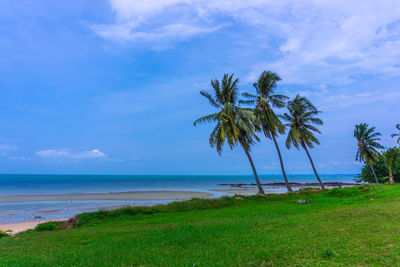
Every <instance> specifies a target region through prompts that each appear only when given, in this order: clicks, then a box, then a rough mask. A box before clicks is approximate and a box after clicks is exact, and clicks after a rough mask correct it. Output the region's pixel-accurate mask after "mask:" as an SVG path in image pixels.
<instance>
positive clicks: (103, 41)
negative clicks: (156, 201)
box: [0, 0, 400, 174]
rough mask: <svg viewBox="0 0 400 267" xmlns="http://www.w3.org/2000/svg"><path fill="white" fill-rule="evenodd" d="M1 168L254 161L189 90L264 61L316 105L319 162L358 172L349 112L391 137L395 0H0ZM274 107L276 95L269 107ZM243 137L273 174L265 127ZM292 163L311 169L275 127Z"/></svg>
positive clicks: (101, 168)
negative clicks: (223, 137) (229, 143)
mask: <svg viewBox="0 0 400 267" xmlns="http://www.w3.org/2000/svg"><path fill="white" fill-rule="evenodd" d="M0 6H1V9H0V61H1V64H0V173H47V174H251V169H250V165H249V163H248V161H247V159H246V156H245V154H244V152H243V150H241V148H240V147H237V148H235V149H234V150H232V151H231V150H230V149H229V147H225V148H224V151H223V153H222V156H219V155H218V154H217V152H216V150H215V148H211V147H210V146H209V144H208V138H209V134H210V131H211V129H212V126H213V125H200V126H197V127H194V126H193V121H194V120H195V119H197V118H198V117H200V116H202V115H205V114H209V113H213V112H215V110H214V109H213V108H212V107H211V106H210V105H209V103H208V102H207V100H206V99H204V98H203V97H202V96H200V94H199V91H200V90H211V87H210V80H211V79H215V78H217V79H221V78H222V77H223V75H224V74H225V73H234V74H235V76H236V77H238V78H239V81H240V82H239V88H240V91H241V92H245V91H247V92H254V88H253V87H252V83H253V82H255V80H256V79H257V77H258V75H259V74H260V73H261V72H262V71H264V70H271V71H273V72H276V73H277V74H278V75H280V76H281V78H282V81H281V82H280V83H279V84H278V87H277V89H276V92H277V93H280V94H286V95H288V96H289V97H294V96H295V95H296V94H301V95H303V96H306V97H308V98H309V99H310V100H311V101H312V102H313V103H314V105H315V106H317V108H318V109H319V110H321V111H322V112H323V113H321V115H320V117H321V119H322V120H323V121H324V125H323V126H322V127H320V130H321V132H322V134H321V135H319V136H318V138H319V140H320V142H321V145H320V146H316V147H315V148H314V149H312V150H311V155H312V157H313V158H314V162H315V164H316V167H317V169H318V171H319V172H320V173H321V174H333V173H342V174H348V173H350V174H353V173H358V172H359V171H360V168H361V164H360V163H357V162H355V160H354V158H355V153H356V141H355V139H354V137H353V129H354V125H355V124H357V123H361V122H366V123H368V124H369V125H372V126H376V127H377V130H378V131H379V132H381V133H382V141H381V143H382V144H383V145H384V146H386V147H388V146H394V145H395V140H394V139H392V138H391V137H390V134H392V133H394V132H395V130H396V129H395V125H396V124H397V123H400V117H399V112H400V104H399V102H400V2H399V0H381V1H376V0H353V1H348V0H336V1H330V0H326V1H323V0H309V1H295V0H281V1H273V0H248V1H242V0H230V1H228V0H201V1H199V0H147V1H135V0H79V1H78V0H59V1H51V0H20V1H7V0H0ZM276 111H277V112H278V113H283V112H285V110H284V109H281V110H276ZM261 139H262V142H260V143H259V144H257V145H256V146H254V147H253V148H252V151H251V153H252V156H253V158H254V162H255V165H256V168H257V169H258V172H259V173H261V174H279V173H280V167H279V160H278V158H277V154H276V151H275V149H274V147H273V144H272V143H271V141H270V140H267V139H265V138H261ZM278 142H279V144H280V147H281V150H282V154H283V158H284V161H285V166H286V170H287V172H288V173H289V174H302V173H304V174H308V173H312V169H311V166H310V164H309V162H308V159H307V156H306V154H305V153H304V151H302V150H299V151H298V150H296V149H293V148H292V149H291V150H287V149H286V148H285V146H284V142H285V136H281V137H279V139H278Z"/></svg>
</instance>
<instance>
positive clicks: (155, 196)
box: [0, 191, 213, 203]
mask: <svg viewBox="0 0 400 267" xmlns="http://www.w3.org/2000/svg"><path fill="white" fill-rule="evenodd" d="M211 196H213V194H210V193H206V192H195V191H132V192H120V193H82V194H35V195H0V203H20V202H43V201H92V200H107V201H108V200H118V201H163V200H188V199H191V198H206V197H211Z"/></svg>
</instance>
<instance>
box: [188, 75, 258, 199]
mask: <svg viewBox="0 0 400 267" xmlns="http://www.w3.org/2000/svg"><path fill="white" fill-rule="evenodd" d="M238 82H239V80H238V79H234V78H233V74H232V75H228V74H225V75H224V77H223V79H222V80H221V82H220V81H219V80H217V79H215V80H212V81H211V86H212V88H213V94H210V93H208V92H206V91H200V94H201V95H202V96H204V97H205V98H207V100H208V101H209V102H210V104H211V106H213V107H214V108H217V109H218V110H219V111H218V112H217V113H212V114H209V115H206V116H204V117H201V118H199V119H197V120H196V121H195V122H194V126H196V125H197V124H199V123H216V125H215V127H214V129H213V130H212V132H211V134H210V138H209V143H210V145H211V147H215V148H216V149H217V152H218V154H221V153H222V148H223V145H224V143H225V141H226V142H227V143H228V145H229V147H230V148H231V149H233V148H234V147H235V146H237V145H241V146H242V147H243V149H244V151H245V153H246V155H247V157H248V159H249V161H250V164H251V167H252V169H253V172H254V176H255V179H256V183H257V186H258V189H259V193H260V194H264V191H263V189H262V187H261V183H260V182H259V180H258V175H257V172H256V170H255V167H254V164H253V161H252V159H251V156H250V154H249V151H250V149H251V146H252V145H253V144H255V143H256V142H258V141H259V140H260V139H259V138H258V137H257V135H256V131H257V123H256V122H255V121H256V117H255V116H254V115H253V113H252V112H251V111H250V110H249V109H245V108H241V107H239V105H238V103H239V99H238V85H237V84H238Z"/></svg>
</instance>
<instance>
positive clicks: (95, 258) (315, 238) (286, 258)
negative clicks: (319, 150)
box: [0, 185, 400, 266]
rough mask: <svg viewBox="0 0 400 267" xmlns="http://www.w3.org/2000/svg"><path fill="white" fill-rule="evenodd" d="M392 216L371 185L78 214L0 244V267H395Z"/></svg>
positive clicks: (393, 198) (398, 252)
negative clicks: (66, 224) (67, 225)
mask: <svg viewBox="0 0 400 267" xmlns="http://www.w3.org/2000/svg"><path fill="white" fill-rule="evenodd" d="M298 200H306V202H305V203H306V204H298V203H297V201H298ZM399 209H400V185H376V186H362V187H352V188H342V189H333V190H323V191H320V190H317V189H306V190H303V191H301V192H299V193H298V192H294V193H288V194H282V195H266V196H251V197H236V198H235V197H230V198H227V197H225V198H222V199H215V200H199V199H195V200H191V201H187V202H177V203H172V204H169V205H165V206H156V207H137V208H124V209H119V210H115V211H103V212H96V213H86V214H81V215H79V216H78V217H77V218H79V220H80V223H79V224H77V225H76V226H75V227H73V228H71V229H68V230H57V231H42V232H37V231H28V232H25V233H20V234H17V235H16V236H10V237H4V238H1V239H0V266H396V265H397V264H398V262H400V236H399V235H397V234H396V233H398V232H399V231H400V224H399V223H398V222H399V221H400V213H399V212H398V210H399Z"/></svg>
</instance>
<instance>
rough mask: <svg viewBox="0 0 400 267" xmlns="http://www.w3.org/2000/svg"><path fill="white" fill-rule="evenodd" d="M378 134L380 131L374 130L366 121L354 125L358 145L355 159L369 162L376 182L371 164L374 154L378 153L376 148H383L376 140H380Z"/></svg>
mask: <svg viewBox="0 0 400 267" xmlns="http://www.w3.org/2000/svg"><path fill="white" fill-rule="evenodd" d="M379 136H381V133H379V132H376V131H375V127H369V126H368V124H367V123H360V124H357V125H356V126H355V129H354V137H355V138H356V139H357V147H358V149H357V153H356V160H357V161H360V162H365V163H367V164H369V166H370V167H371V171H372V174H373V175H374V177H375V181H376V183H379V180H378V178H377V177H376V174H375V170H374V168H373V166H372V164H373V162H374V161H375V158H376V156H378V155H379V154H380V153H379V151H378V149H383V146H382V145H381V144H379V142H378V141H380V140H381V139H380V138H379Z"/></svg>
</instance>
